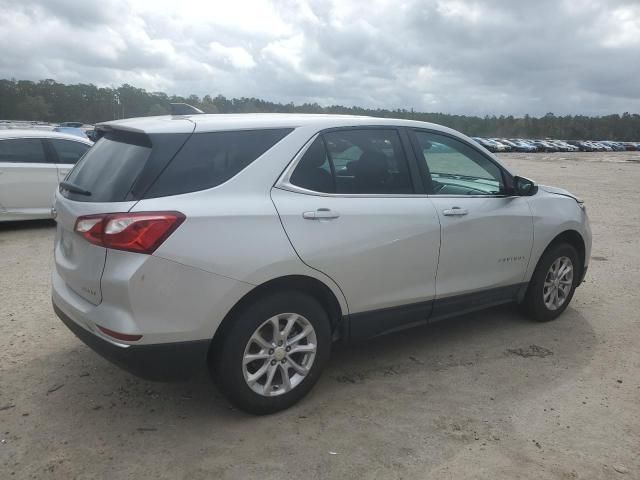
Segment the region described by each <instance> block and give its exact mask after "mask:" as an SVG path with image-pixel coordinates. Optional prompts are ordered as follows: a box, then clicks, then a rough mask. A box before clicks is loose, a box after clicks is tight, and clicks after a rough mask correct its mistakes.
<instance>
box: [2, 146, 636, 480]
mask: <svg viewBox="0 0 640 480" xmlns="http://www.w3.org/2000/svg"><path fill="white" fill-rule="evenodd" d="M502 158H503V159H504V161H505V162H506V163H507V164H509V165H510V166H512V167H513V168H514V169H515V170H516V171H517V172H518V173H519V174H522V175H525V176H529V177H531V178H534V179H535V180H537V181H539V182H540V183H546V184H551V185H557V186H562V187H565V188H568V189H569V190H571V191H572V192H574V193H576V194H578V195H580V196H582V197H583V198H584V199H585V200H586V203H587V206H588V211H589V215H590V217H591V221H592V228H593V233H594V239H593V240H594V247H593V252H592V262H591V267H590V271H589V275H588V277H587V280H586V283H585V284H584V285H583V286H581V287H580V288H579V289H578V291H577V293H576V296H575V298H574V300H573V302H572V305H571V306H570V307H569V309H568V310H567V311H566V312H565V314H564V315H563V316H562V317H561V318H559V319H558V320H556V321H555V322H551V323H548V324H534V323H531V322H529V321H527V320H525V319H524V318H522V317H521V316H519V315H518V314H517V313H516V311H515V309H514V308H512V307H501V308H495V309H491V310H488V311H485V312H482V313H476V314H472V315H467V316H464V317H461V318H457V319H453V320H449V321H447V322H441V323H438V324H434V325H431V326H427V327H423V328H418V329H414V330H411V331H406V332H403V333H398V334H394V335H391V336H387V337H384V338H379V339H377V340H374V341H370V342H367V343H364V344H361V345H357V346H352V347H349V348H340V349H337V350H336V351H335V352H334V354H333V357H332V360H331V363H330V365H329V368H328V369H327V371H326V372H325V374H324V375H323V377H322V379H321V380H320V382H319V383H318V385H317V386H316V388H315V389H314V390H313V391H312V393H311V394H310V396H309V397H308V398H307V399H305V400H304V401H303V402H301V403H300V404H299V405H297V406H296V407H294V408H292V409H290V410H288V411H286V412H282V413H279V414H277V415H273V416H269V417H251V416H248V415H245V414H243V413H241V412H238V411H236V410H233V409H232V408H230V406H229V405H228V404H227V403H226V402H225V401H224V400H223V399H222V398H221V397H220V395H219V394H218V393H217V392H216V390H215V389H214V388H213V387H212V386H210V384H209V382H208V380H207V379H206V378H198V379H196V380H194V381H192V382H190V383H185V384H160V383H150V382H145V381H142V380H138V379H137V378H135V377H132V376H130V375H129V374H127V373H124V372H123V371H121V370H119V369H118V368H116V367H114V366H112V365H111V364H109V363H108V362H106V361H105V360H103V359H101V358H100V357H98V356H97V355H96V354H94V353H93V352H92V351H90V350H89V349H88V348H87V347H85V346H84V345H83V344H82V343H81V342H80V341H79V340H77V339H76V338H75V337H74V336H73V335H72V334H71V333H70V332H69V331H68V330H67V329H66V327H64V326H63V325H62V324H61V323H60V322H59V321H58V320H57V319H56V317H55V316H54V314H53V312H52V309H51V304H50V297H49V295H50V293H49V288H50V287H49V272H50V268H51V256H52V255H51V251H52V241H53V237H54V228H53V225H52V224H51V223H47V222H43V223H23V224H10V225H7V224H5V225H2V226H0V272H1V273H0V299H1V302H0V478H2V479H8V478H57V479H70V478H83V479H84V478H136V479H140V478H153V479H158V478H171V479H175V478H185V479H200V478H208V479H209V478H211V479H235V478H239V479H248V478H261V479H270V478H277V479H282V478H293V477H297V476H300V475H304V476H306V477H307V478H336V479H343V478H359V479H369V478H384V479H395V478H398V479H399V478H404V479H408V478H420V479H424V478H438V479H441V478H451V479H462V478H486V479H492V480H493V479H501V478H504V479H515V478H527V479H528V478H531V479H536V480H539V479H556V478H563V479H564V478H567V479H574V478H585V479H586V478H588V479H598V478H640V456H639V454H640V353H639V352H640V348H638V345H640V313H639V312H640V297H639V296H638V291H639V290H640V249H639V248H638V247H639V246H640V244H639V242H638V238H639V237H640V208H638V197H640V153H612V154H596V153H592V154H548V155H543V154H537V155H525V154H510V155H503V156H502Z"/></svg>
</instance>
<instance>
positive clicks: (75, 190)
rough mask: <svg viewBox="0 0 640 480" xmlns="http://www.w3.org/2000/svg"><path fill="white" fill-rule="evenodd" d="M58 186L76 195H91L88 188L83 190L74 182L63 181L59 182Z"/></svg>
mask: <svg viewBox="0 0 640 480" xmlns="http://www.w3.org/2000/svg"><path fill="white" fill-rule="evenodd" d="M60 187H62V188H64V189H65V190H68V191H70V192H71V193H77V194H78V195H84V196H86V197H90V196H91V192H90V191H89V190H85V189H84V188H82V187H79V186H77V185H76V184H75V183H71V182H65V181H63V182H60Z"/></svg>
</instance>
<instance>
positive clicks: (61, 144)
mask: <svg viewBox="0 0 640 480" xmlns="http://www.w3.org/2000/svg"><path fill="white" fill-rule="evenodd" d="M49 142H51V145H53V149H54V150H55V151H56V154H57V155H58V163H69V164H73V163H76V162H77V161H78V159H79V158H80V157H81V156H82V155H84V154H85V152H86V151H87V150H88V149H89V145H87V144H85V143H80V142H74V141H72V140H60V139H57V138H51V139H49Z"/></svg>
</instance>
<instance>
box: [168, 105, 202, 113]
mask: <svg viewBox="0 0 640 480" xmlns="http://www.w3.org/2000/svg"><path fill="white" fill-rule="evenodd" d="M202 113H204V112H203V111H202V110H200V109H199V108H196V107H194V106H193V105H189V104H188V103H172V104H171V115H200V114H202Z"/></svg>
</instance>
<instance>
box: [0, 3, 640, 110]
mask: <svg viewBox="0 0 640 480" xmlns="http://www.w3.org/2000/svg"><path fill="white" fill-rule="evenodd" d="M639 18H640V6H638V4H637V2H635V1H624V0H609V1H605V0H538V1H537V2H513V1H510V0H485V1H479V0H393V1H392V0H368V1H365V0H362V1H360V0H358V1H356V0H353V1H346V0H314V1H311V0H234V1H233V2H223V1H211V0H208V1H205V0H200V1H195V0H183V1H181V2H179V3H176V2H175V1H173V0H135V1H134V0H102V1H101V2H77V1H73V0H22V1H21V2H14V1H11V0H0V24H1V25H2V26H3V27H2V29H0V42H1V43H2V44H3V45H5V46H6V45H10V46H11V48H5V49H4V50H3V55H2V56H1V57H0V77H4V78H19V79H32V80H38V79H42V78H54V79H55V80H57V81H60V82H74V83H75V82H82V83H95V84H97V85H101V86H102V85H119V84H121V83H130V84H132V85H135V86H138V87H143V88H146V89H148V90H152V91H156V90H164V91H167V92H168V93H177V94H182V95H187V94H191V93H196V94H198V95H204V94H207V93H209V94H214V95H215V94H218V93H221V94H223V95H226V96H255V97H261V98H265V99H269V100H275V101H283V102H288V101H294V102H297V103H301V102H318V103H320V104H323V105H328V104H343V105H360V106H366V107H381V108H398V107H399V108H414V109H415V110H420V111H441V112H447V113H460V114H479V115H484V114H507V115H508V114H514V115H522V114H524V113H530V114H534V115H541V114H544V113H546V112H550V111H552V112H554V113H556V114H563V113H584V114H607V113H612V112H623V111H632V112H638V111H640V87H639V86H638V85H640V84H639V83H638V82H637V80H636V79H637V77H638V73H639V70H640V65H639V64H638V58H640V55H639V53H640V21H639V20H638V19H639Z"/></svg>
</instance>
